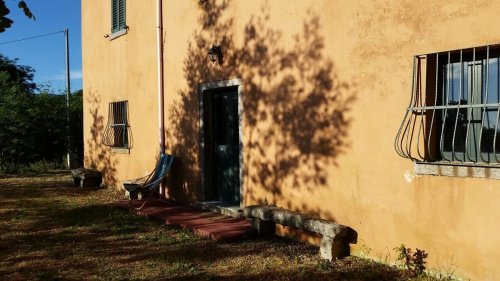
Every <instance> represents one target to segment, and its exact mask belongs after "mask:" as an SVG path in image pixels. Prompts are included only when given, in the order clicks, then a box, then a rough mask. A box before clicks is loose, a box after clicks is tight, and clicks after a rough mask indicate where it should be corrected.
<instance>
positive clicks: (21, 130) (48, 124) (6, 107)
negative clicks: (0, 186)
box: [0, 55, 83, 171]
mask: <svg viewBox="0 0 500 281" xmlns="http://www.w3.org/2000/svg"><path fill="white" fill-rule="evenodd" d="M33 74H34V70H33V69H32V68H31V67H28V66H23V65H18V64H17V60H12V59H9V58H7V57H5V56H3V55H0V171H9V170H12V171H15V170H16V168H15V167H17V166H19V165H26V164H29V163H33V162H37V161H48V162H52V163H54V162H59V163H62V160H63V159H64V157H65V155H66V151H67V148H68V146H69V148H70V151H72V152H73V154H75V155H74V156H76V157H74V161H78V165H81V163H82V160H83V121H82V120H83V118H82V116H83V110H82V104H83V102H82V91H81V90H80V91H77V92H75V93H73V94H72V95H71V96H70V107H69V112H68V113H69V118H70V124H69V125H70V126H69V130H67V127H66V125H67V123H66V113H67V111H66V110H67V108H66V97H65V96H64V95H55V94H51V93H50V92H48V91H47V90H45V91H42V92H41V93H36V92H37V91H39V90H38V88H37V86H36V84H35V83H33ZM68 133H69V135H70V138H69V139H70V143H68V141H67V140H68ZM9 167H14V168H9Z"/></svg>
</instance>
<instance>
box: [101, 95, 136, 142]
mask: <svg viewBox="0 0 500 281" xmlns="http://www.w3.org/2000/svg"><path fill="white" fill-rule="evenodd" d="M128 120H129V118H128V101H119V102H111V103H109V109H108V123H107V125H106V128H105V130H104V136H103V144H104V145H106V146H111V147H114V148H131V147H132V145H131V144H132V134H131V130H130V125H129V122H128Z"/></svg>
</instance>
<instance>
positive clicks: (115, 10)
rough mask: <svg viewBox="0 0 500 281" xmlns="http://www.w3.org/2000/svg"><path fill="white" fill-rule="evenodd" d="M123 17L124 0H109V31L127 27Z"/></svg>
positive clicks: (114, 31) (117, 30) (112, 31)
mask: <svg viewBox="0 0 500 281" xmlns="http://www.w3.org/2000/svg"><path fill="white" fill-rule="evenodd" d="M125 18H126V17H125V0H111V33H116V32H119V31H121V30H124V29H126V28H127V24H126V22H125Z"/></svg>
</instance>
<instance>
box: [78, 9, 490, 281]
mask: <svg viewBox="0 0 500 281" xmlns="http://www.w3.org/2000/svg"><path fill="white" fill-rule="evenodd" d="M110 8H111V4H110V1H102V0H84V1H82V42H83V77H84V100H85V103H84V110H85V115H84V124H85V131H84V133H85V165H86V166H88V167H90V166H93V167H97V168H99V169H101V170H103V172H104V174H105V181H106V184H107V185H109V186H115V187H117V188H119V186H120V184H121V181H123V180H124V179H130V178H134V177H138V176H142V175H145V174H146V173H147V172H149V171H150V170H151V169H152V167H153V165H154V163H155V159H156V155H158V152H159V129H158V98H157V73H158V72H157V63H158V61H157V51H156V50H157V49H156V48H157V41H156V1H154V0H141V1H138V0H129V1H127V6H126V23H127V26H128V30H127V34H125V35H123V36H120V37H118V38H115V39H113V40H109V38H105V35H106V34H109V33H110V31H111V18H110V17H111V12H110ZM499 11H500V2H498V1H481V0H476V1H458V0H447V1H430V0H424V1H397V0H392V1H387V0H386V1H379V0H376V1H373V0H366V1H335V0H300V1H299V0H294V1H266V0H251V1H250V0H248V1H246V0H238V1H212V0H208V1H206V2H203V3H201V2H200V1H195V0H189V1H186V0H165V1H163V20H164V25H163V28H164V70H165V74H164V80H165V89H164V97H165V102H164V114H165V118H164V121H165V125H166V126H165V131H164V134H165V139H166V152H168V153H173V154H175V155H176V156H177V162H176V163H175V167H174V169H173V171H172V173H171V174H170V177H169V179H168V181H167V182H166V184H165V188H166V189H165V191H164V194H165V196H166V197H168V198H171V199H175V200H179V201H184V202H188V201H189V202H193V201H197V200H201V199H202V194H201V163H200V141H199V140H200V104H199V86H200V84H202V83H208V82H214V81H221V80H230V79H234V78H238V79H240V80H241V81H242V89H243V93H242V96H243V109H242V110H243V114H242V118H243V119H242V136H243V139H242V147H243V148H242V153H243V182H242V185H243V194H242V196H243V205H251V204H255V203H262V202H266V201H267V202H269V203H273V204H276V205H277V206H281V207H285V208H288V209H293V210H297V211H301V212H304V213H309V214H313V215H317V216H319V217H321V218H324V219H329V220H334V221H337V222H339V223H341V224H344V225H347V226H350V227H351V228H353V229H354V230H355V231H356V232H357V233H358V243H357V244H356V245H353V247H352V252H353V253H354V254H358V255H368V256H370V257H372V258H374V259H376V260H381V261H387V262H392V261H393V260H394V259H395V258H396V254H395V252H394V251H393V248H394V247H396V246H398V245H400V244H402V243H403V244H405V245H407V246H409V247H412V248H415V247H417V248H419V249H424V250H425V251H427V252H428V253H429V258H428V260H429V268H432V269H435V270H439V271H441V272H445V273H446V272H448V273H454V274H455V275H456V276H459V277H464V278H471V279H472V280H496V279H499V278H500V268H499V267H498V266H497V264H498V261H500V236H499V235H498V234H497V231H498V229H500V220H499V218H500V204H498V200H499V199H498V198H500V181H498V180H491V179H477V178H458V177H439V176H415V175H414V174H413V173H414V170H413V169H414V168H413V163H412V162H411V161H409V160H406V159H402V158H400V157H399V156H398V155H397V154H396V153H395V151H394V147H393V142H394V137H395V135H396V133H397V130H398V129H399V126H400V124H401V121H402V118H403V114H404V111H405V110H406V106H407V105H408V101H409V98H410V93H411V83H412V58H413V56H414V55H417V54H425V53H432V52H438V51H446V50H454V49H460V48H467V47H472V46H480V45H486V44H494V43H499V42H500V30H498V29H496V28H494V27H496V26H500V17H498V16H497V13H498V12H499ZM212 44H220V45H221V47H222V52H223V55H224V59H223V63H222V64H221V65H219V64H218V63H214V64H212V63H211V62H209V61H208V58H207V51H208V49H209V48H210V47H211V46H212ZM121 100H128V102H129V114H130V125H131V130H132V133H133V147H132V148H131V149H130V153H116V152H113V151H111V150H110V149H109V148H107V147H105V146H103V145H102V144H101V137H102V132H103V131H104V126H105V125H106V122H107V114H108V112H107V107H108V103H109V102H113V101H121Z"/></svg>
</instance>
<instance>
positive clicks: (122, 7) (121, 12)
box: [118, 0, 126, 30]
mask: <svg viewBox="0 0 500 281" xmlns="http://www.w3.org/2000/svg"><path fill="white" fill-rule="evenodd" d="M118 3H119V5H118V22H119V26H118V29H119V30H121V29H124V28H125V26H126V24H125V0H119V1H118Z"/></svg>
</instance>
